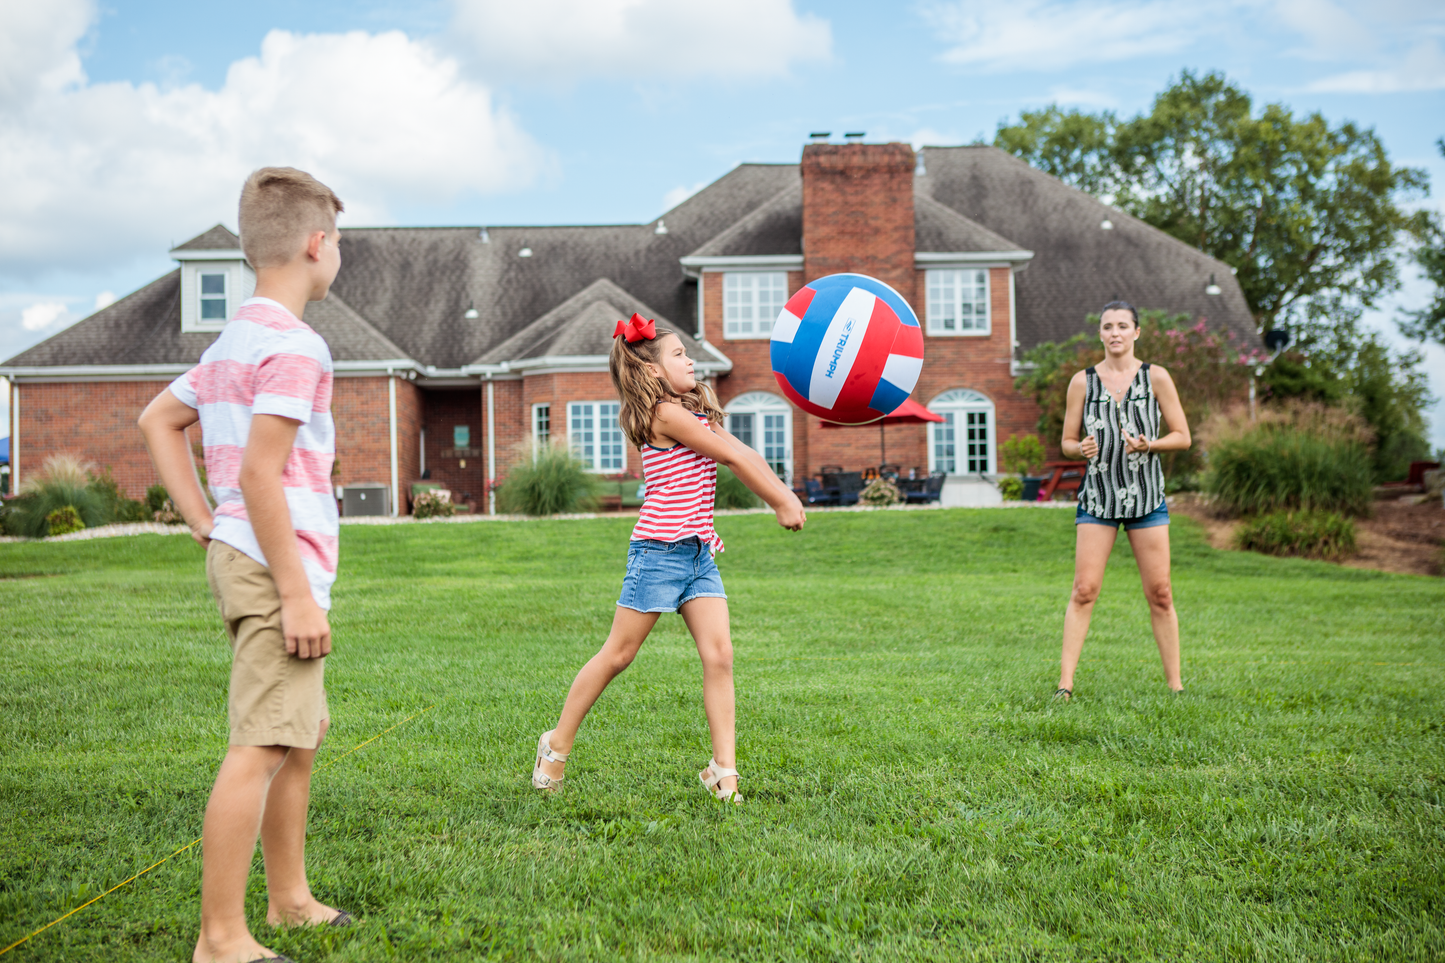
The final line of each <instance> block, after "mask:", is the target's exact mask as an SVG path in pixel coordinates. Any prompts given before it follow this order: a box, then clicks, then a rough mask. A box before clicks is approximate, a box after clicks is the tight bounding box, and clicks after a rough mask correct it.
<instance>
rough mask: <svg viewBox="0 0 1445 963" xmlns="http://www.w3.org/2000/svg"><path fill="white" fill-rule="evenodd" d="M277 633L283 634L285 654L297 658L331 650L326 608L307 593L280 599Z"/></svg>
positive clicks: (312, 657) (317, 657) (317, 656)
mask: <svg viewBox="0 0 1445 963" xmlns="http://www.w3.org/2000/svg"><path fill="white" fill-rule="evenodd" d="M281 632H282V634H284V635H285V636H286V654H287V655H294V656H296V658H298V659H319V658H321V657H322V656H324V655H329V654H330V653H331V623H329V622H327V621H326V610H325V609H323V608H322V607H321V606H319V605H317V604H316V600H315V599H313V598H312V597H311V596H310V594H307V595H306V596H305V597H304V598H297V599H293V600H291V601H286V600H284V599H283V600H282V602H281Z"/></svg>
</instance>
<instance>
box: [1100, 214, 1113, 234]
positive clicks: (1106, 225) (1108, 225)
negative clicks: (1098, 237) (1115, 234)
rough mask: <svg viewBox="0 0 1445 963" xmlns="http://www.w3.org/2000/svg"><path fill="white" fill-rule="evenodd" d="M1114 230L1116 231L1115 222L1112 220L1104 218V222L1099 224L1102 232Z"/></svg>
mask: <svg viewBox="0 0 1445 963" xmlns="http://www.w3.org/2000/svg"><path fill="white" fill-rule="evenodd" d="M1113 229H1114V222H1113V221H1111V220H1109V219H1108V218H1107V217H1106V218H1104V219H1103V220H1102V221H1100V222H1099V230H1101V231H1112V230H1113Z"/></svg>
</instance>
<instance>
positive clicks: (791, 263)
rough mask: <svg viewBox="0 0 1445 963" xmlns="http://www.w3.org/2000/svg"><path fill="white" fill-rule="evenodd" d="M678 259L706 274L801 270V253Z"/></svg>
mask: <svg viewBox="0 0 1445 963" xmlns="http://www.w3.org/2000/svg"><path fill="white" fill-rule="evenodd" d="M678 261H679V262H680V263H681V264H682V266H683V267H685V268H696V269H698V270H700V271H702V272H704V273H707V274H714V273H717V272H719V271H738V270H773V271H790V270H792V271H801V270H803V255H801V254H728V255H706V256H701V257H698V256H693V255H689V256H688V257H681V258H678Z"/></svg>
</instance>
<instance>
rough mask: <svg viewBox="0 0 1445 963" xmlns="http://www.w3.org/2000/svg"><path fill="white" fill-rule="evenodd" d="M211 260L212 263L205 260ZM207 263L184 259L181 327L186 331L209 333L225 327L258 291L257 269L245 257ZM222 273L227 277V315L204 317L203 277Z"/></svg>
mask: <svg viewBox="0 0 1445 963" xmlns="http://www.w3.org/2000/svg"><path fill="white" fill-rule="evenodd" d="M205 262H209V263H205ZM205 262H193V261H182V262H181V330H182V331H184V332H187V333H196V334H202V333H205V334H209V333H214V332H218V331H221V330H222V329H224V328H225V327H226V324H227V322H229V321H230V320H231V316H232V315H234V314H235V313H236V312H237V311H239V310H240V309H241V305H243V304H245V303H246V300H247V299H248V298H250V297H251V295H252V294H253V293H254V292H255V290H256V272H255V271H252V270H251V266H250V265H249V264H247V263H246V262H245V261H243V260H236V259H234V258H227V259H222V258H208V259H205ZM211 274H219V275H221V276H222V277H224V278H225V279H226V281H225V284H226V293H225V307H224V315H223V316H222V317H219V318H204V319H203V318H202V317H201V302H202V300H203V298H202V295H201V289H200V285H201V277H202V276H203V275H211Z"/></svg>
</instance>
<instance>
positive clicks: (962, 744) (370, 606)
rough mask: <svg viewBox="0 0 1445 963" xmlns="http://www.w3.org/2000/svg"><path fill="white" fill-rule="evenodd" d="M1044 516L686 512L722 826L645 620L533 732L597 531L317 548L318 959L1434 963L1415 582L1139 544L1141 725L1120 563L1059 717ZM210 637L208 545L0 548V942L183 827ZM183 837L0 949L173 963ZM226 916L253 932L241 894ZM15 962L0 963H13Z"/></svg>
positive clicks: (184, 874) (185, 935) (190, 800)
mask: <svg viewBox="0 0 1445 963" xmlns="http://www.w3.org/2000/svg"><path fill="white" fill-rule="evenodd" d="M1072 521H1073V519H1072V517H1071V515H1070V514H1069V513H1066V512H1052V511H1030V510H992V511H989V510H974V511H969V510H957V511H939V512H898V513H892V512H890V513H867V514H843V513H835V514H822V513H817V514H815V515H814V516H813V518H812V519H811V520H810V521H809V524H808V528H807V530H806V531H805V532H804V533H802V534H798V535H793V534H790V533H787V532H783V531H782V530H780V529H778V528H777V527H776V525H774V524H773V522H772V520H771V518H770V517H769V516H762V515H749V516H735V517H728V518H723V519H720V521H719V525H718V528H719V530H720V531H721V532H722V534H723V536H724V537H725V538H726V539H727V543H728V550H727V552H726V553H725V554H724V555H723V556H721V558H720V564H721V567H722V569H723V574H724V577H725V578H726V580H727V587H728V590H729V592H730V593H731V595H732V601H731V605H732V612H733V632H734V639H735V644H736V649H737V683H738V699H739V706H738V719H739V733H738V734H739V743H740V768H741V769H742V771H743V774H744V778H743V790H744V792H745V793H747V794H748V795H749V801H748V803H747V804H746V805H745V806H744V807H742V808H741V809H737V810H734V809H728V808H724V807H721V806H719V805H717V804H714V803H712V802H711V801H710V800H709V799H708V797H707V796H706V795H704V793H703V791H702V789H701V787H700V786H699V785H698V783H697V777H696V775H695V774H696V772H697V770H698V769H700V768H701V767H702V766H703V764H705V763H706V762H707V759H708V755H709V751H708V741H707V731H706V725H705V722H704V719H703V714H702V707H701V669H700V667H699V665H698V661H697V656H696V654H695V652H694V651H693V648H692V646H691V643H690V640H689V639H688V637H687V636H686V634H685V631H684V630H683V627H682V625H681V620H679V619H677V618H672V617H668V618H665V619H664V620H663V621H662V622H661V623H659V628H658V631H657V632H656V633H655V634H654V636H653V639H652V640H651V641H650V642H649V643H648V645H647V646H646V647H645V648H644V649H643V652H642V654H641V656H640V657H639V658H638V660H637V663H636V664H635V665H634V666H633V668H632V669H631V670H630V671H629V672H627V673H626V674H625V675H623V676H622V677H621V678H619V679H618V681H617V682H616V683H615V684H614V685H613V687H612V688H611V689H610V690H609V691H608V692H607V693H606V695H605V696H604V697H603V699H602V701H601V702H600V703H599V705H598V707H597V709H596V710H595V712H594V714H593V715H592V717H591V718H590V719H589V720H588V724H587V726H586V727H585V728H584V729H583V732H582V735H581V737H580V738H579V740H578V743H577V747H576V750H575V752H574V755H573V761H572V763H571V764H570V765H569V767H568V773H567V776H568V780H567V785H568V788H567V791H566V792H565V793H564V794H562V795H561V796H560V797H558V798H541V797H539V796H538V795H537V794H536V793H534V792H533V791H532V790H531V788H530V784H529V782H528V775H529V773H530V770H531V764H532V750H533V747H534V745H535V742H536V737H537V733H538V732H539V731H540V730H542V729H543V728H546V727H547V726H549V725H550V724H551V722H552V720H553V719H555V716H556V712H557V710H558V709H559V708H560V706H561V702H562V699H563V696H564V695H565V692H566V689H567V686H568V684H569V683H570V682H571V679H572V675H573V673H574V672H575V671H576V669H577V668H578V667H579V666H580V665H581V663H582V662H583V661H584V660H585V659H586V658H587V657H588V656H589V655H590V654H591V653H592V652H593V651H594V650H595V648H596V647H597V645H598V644H599V643H600V642H601V640H602V638H603V636H604V633H605V632H606V629H607V626H608V624H609V622H610V619H611V617H612V607H613V602H614V601H615V599H616V590H617V586H618V584H619V582H620V579H621V573H622V565H623V558H624V554H625V550H626V540H627V534H628V526H629V522H628V521H627V520H625V519H600V520H595V521H563V522H537V523H530V524H487V523H479V524H467V525H435V526H399V527H375V528H373V527H347V528H344V529H343V530H342V552H343V555H342V561H343V564H342V571H341V579H340V582H339V583H338V586H337V591H336V607H335V609H334V612H333V620H332V625H333V627H334V629H335V632H336V637H337V648H336V652H335V653H334V655H333V656H332V659H331V662H330V665H329V667H328V670H327V676H328V683H329V684H328V690H329V693H330V704H331V709H332V718H333V725H332V729H331V735H330V737H329V739H328V742H327V745H326V747H325V748H324V749H323V750H322V753H321V762H322V763H324V762H326V761H327V760H328V759H335V758H336V757H337V756H339V755H340V754H341V753H342V752H344V751H345V750H347V749H349V748H351V747H352V746H355V745H356V744H357V743H359V742H361V741H362V740H364V739H367V738H369V737H371V736H373V735H375V734H376V733H378V732H380V731H382V730H384V729H386V728H387V727H388V726H391V725H394V724H395V723H397V722H399V721H400V720H402V719H404V718H406V717H407V716H409V715H411V714H412V713H415V712H417V711H418V710H421V709H425V708H426V707H428V706H432V705H435V708H434V709H432V710H431V711H430V712H427V713H425V714H424V715H421V716H420V717H418V718H416V719H414V720H412V721H411V722H409V723H407V724H406V725H404V726H402V727H400V728H398V729H396V730H395V731H394V732H391V733H390V734H388V735H385V736H383V737H382V738H381V739H379V740H377V741H376V742H373V743H372V744H370V745H369V746H367V747H366V748H364V749H362V750H361V751H359V752H356V753H354V754H352V755H350V756H347V757H346V758H345V759H342V760H340V761H339V762H338V763H337V764H336V765H334V766H332V767H331V768H329V769H327V770H326V771H325V772H322V773H319V774H318V775H317V778H316V784H315V790H314V796H313V805H312V822H311V839H310V843H309V857H310V865H311V879H312V883H313V887H314V889H315V890H316V892H317V894H318V895H319V896H320V897H321V898H322V899H323V900H327V901H330V902H333V903H336V904H337V905H341V906H344V907H346V908H348V909H350V910H352V911H353V912H355V913H357V914H358V915H359V916H361V917H362V918H363V920H364V922H363V924H362V925H360V926H359V927H356V928H355V929H353V930H350V931H346V932H324V933H323V932H312V933H283V934H271V933H270V931H267V930H265V928H264V926H261V928H260V930H258V933H259V935H261V936H262V938H263V940H266V941H268V942H269V943H270V945H271V946H272V948H273V949H276V950H279V951H281V952H284V953H287V954H288V955H290V956H292V957H294V958H295V959H297V961H298V963H311V961H318V960H334V961H342V960H345V961H363V960H365V961H370V960H433V959H434V960H466V959H482V958H493V959H519V960H520V959H542V960H583V959H596V960H618V959H629V960H630V959H649V960H663V959H667V960H676V959H697V960H728V959H739V960H743V959H746V960H774V959H783V960H790V959H799V960H804V959H805V960H910V961H914V960H950V961H951V960H973V959H980V960H1084V959H1100V960H1102V959H1108V960H1128V961H1137V960H1150V959H1159V960H1181V959H1228V960H1311V961H1315V960H1401V959H1410V960H1414V959H1418V960H1439V959H1441V958H1445V922H1442V920H1445V811H1442V804H1445V782H1442V773H1445V751H1442V750H1445V738H1442V736H1445V730H1442V708H1445V695H1442V693H1445V581H1442V580H1438V579H1434V580H1432V579H1425V578H1418V577H1411V576H1397V575H1385V574H1379V573H1374V572H1363V571H1357V570H1352V569H1343V568H1338V567H1334V566H1330V565H1327V564H1323V563H1314V562H1299V561H1290V560H1280V559H1273V558H1265V557H1262V556H1254V555H1246V554H1239V553H1226V552H1216V551H1214V550H1212V549H1210V548H1209V547H1208V546H1207V544H1206V543H1205V541H1204V539H1203V536H1202V533H1201V532H1200V530H1199V529H1198V528H1197V527H1196V526H1195V525H1194V524H1193V523H1191V522H1189V521H1188V520H1176V522H1175V525H1174V550H1175V593H1176V597H1177V600H1178V605H1179V609H1180V612H1181V620H1182V623H1183V627H1184V632H1183V637H1184V679H1185V684H1186V686H1187V688H1188V691H1187V694H1186V695H1185V696H1184V697H1182V698H1178V699H1175V698H1170V697H1168V694H1167V692H1166V689H1165V686H1164V683H1163V679H1162V675H1161V672H1160V669H1159V663H1158V658H1157V656H1156V654H1155V650H1154V644H1153V641H1152V638H1151V637H1150V634H1149V627H1148V617H1147V611H1146V609H1145V607H1144V605H1143V602H1142V598H1141V595H1140V592H1139V587H1138V578H1137V574H1136V570H1135V569H1134V566H1133V562H1132V559H1131V557H1130V555H1129V552H1128V549H1127V546H1126V545H1124V544H1123V543H1122V542H1121V547H1120V549H1119V550H1117V551H1116V553H1115V558H1114V561H1113V563H1112V564H1111V566H1110V569H1109V574H1108V577H1107V580H1106V583H1105V589H1104V596H1103V598H1102V600H1101V601H1100V603H1099V606H1098V610H1097V612H1096V615H1095V620H1094V634H1093V636H1092V637H1091V639H1090V642H1089V645H1088V647H1087V648H1086V650H1085V653H1084V661H1083V664H1082V666H1081V669H1080V672H1079V675H1078V679H1077V683H1078V693H1079V697H1078V698H1077V699H1076V701H1075V702H1074V703H1073V704H1071V705H1058V704H1054V703H1051V702H1050V699H1049V696H1050V694H1051V693H1052V692H1053V688H1054V683H1055V681H1056V678H1057V676H1056V672H1057V668H1056V662H1057V658H1058V637H1059V633H1060V628H1061V623H1062V616H1063V607H1064V602H1065V600H1066V596H1067V593H1068V588H1069V581H1070V577H1071V572H1072V567H1071V566H1072V546H1073V524H1072ZM226 679H227V649H226V645H225V641H224V636H223V634H222V631H221V628H220V625H219V622H218V619H217V616H216V613H215V610H214V608H213V607H212V603H211V601H210V597H209V593H208V590H207V589H206V586H205V580H204V575H203V572H202V559H201V553H200V551H199V549H197V548H195V546H194V545H192V544H191V543H190V542H189V541H188V540H186V539H183V538H178V537H159V536H141V537H133V538H123V539H109V540H96V541H90V542H72V543H66V544H53V545H47V544H43V543H24V544H6V545H0V711H3V722H0V825H3V827H4V832H3V835H0V946H4V945H6V944H8V943H10V942H11V941H12V940H15V939H18V938H19V937H21V936H23V935H24V934H26V933H28V932H29V931H30V930H32V929H34V928H35V927H37V926H40V925H42V924H44V923H46V922H48V921H50V920H51V919H53V918H55V917H56V916H59V915H60V914H62V913H64V912H66V911H67V910H69V909H71V908H73V907H74V906H76V905H78V904H80V903H82V902H84V901H85V900H86V899H89V898H90V897H92V896H94V895H96V894H97V893H99V892H101V891H103V890H104V889H106V888H108V887H110V886H113V885H114V884H116V883H118V882H120V881H121V880H123V879H125V878H126V877H127V876H129V875H130V874H132V873H134V872H135V871H137V870H139V869H141V868H143V867H145V866H147V865H149V864H150V863H152V862H154V861H155V860H156V859H158V858H160V857H161V856H163V855H165V854H167V853H169V852H171V851H172V850H174V849H175V848H177V847H178V846H181V845H183V844H185V843H187V842H190V841H191V840H192V839H194V838H195V837H196V836H197V835H199V833H200V825H201V814H202V809H203V807H204V804H205V800H206V795H207V792H208V791H209V788H210V785H211V781H212V779H213V777H214V774H215V769H216V766H217V764H218V762H219V760H220V758H221V756H222V754H223V752H224V748H225V737H226V731H225V686H226ZM199 880H200V863H199V847H198V848H197V849H194V850H191V851H190V852H188V853H186V854H184V855H182V856H179V857H177V858H175V859H173V860H171V861H169V862H167V863H166V864H165V865H163V866H161V867H160V868H158V869H156V870H154V871H152V872H151V873H149V874H148V875H146V876H143V877H142V878H141V879H140V880H138V881H136V882H134V883H132V884H130V885H129V886H126V887H125V888H123V889H121V890H119V891H118V892H116V893H114V894H112V895H110V896H108V897H106V898H105V899H103V900H101V901H100V902H98V903H96V904H95V905H94V906H91V907H89V908H88V909H86V910H84V911H83V912H82V913H80V914H77V915H76V916H74V917H71V918H70V919H69V920H67V921H66V922H64V923H62V924H60V925H59V926H57V927H54V928H52V929H50V930H48V931H47V932H45V933H43V934H41V935H40V936H38V937H36V938H35V939H33V940H31V941H30V942H29V943H26V944H25V945H23V946H22V947H20V948H19V949H17V950H15V951H13V952H12V953H11V954H9V955H8V957H9V959H14V960H17V961H19V960H66V961H81V960H105V961H128V960H164V959H173V960H183V959H189V956H190V950H191V946H192V944H193V942H194V939H195V930H196V917H197V913H198V907H199ZM251 892H252V896H251V918H252V919H253V920H254V921H257V922H258V923H259V922H261V921H262V920H263V917H264V908H265V896H264V889H263V883H262V878H261V875H260V872H259V861H258V862H257V872H256V873H255V874H254V875H253V878H252V887H251ZM9 959H7V960H6V961H5V963H9Z"/></svg>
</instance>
